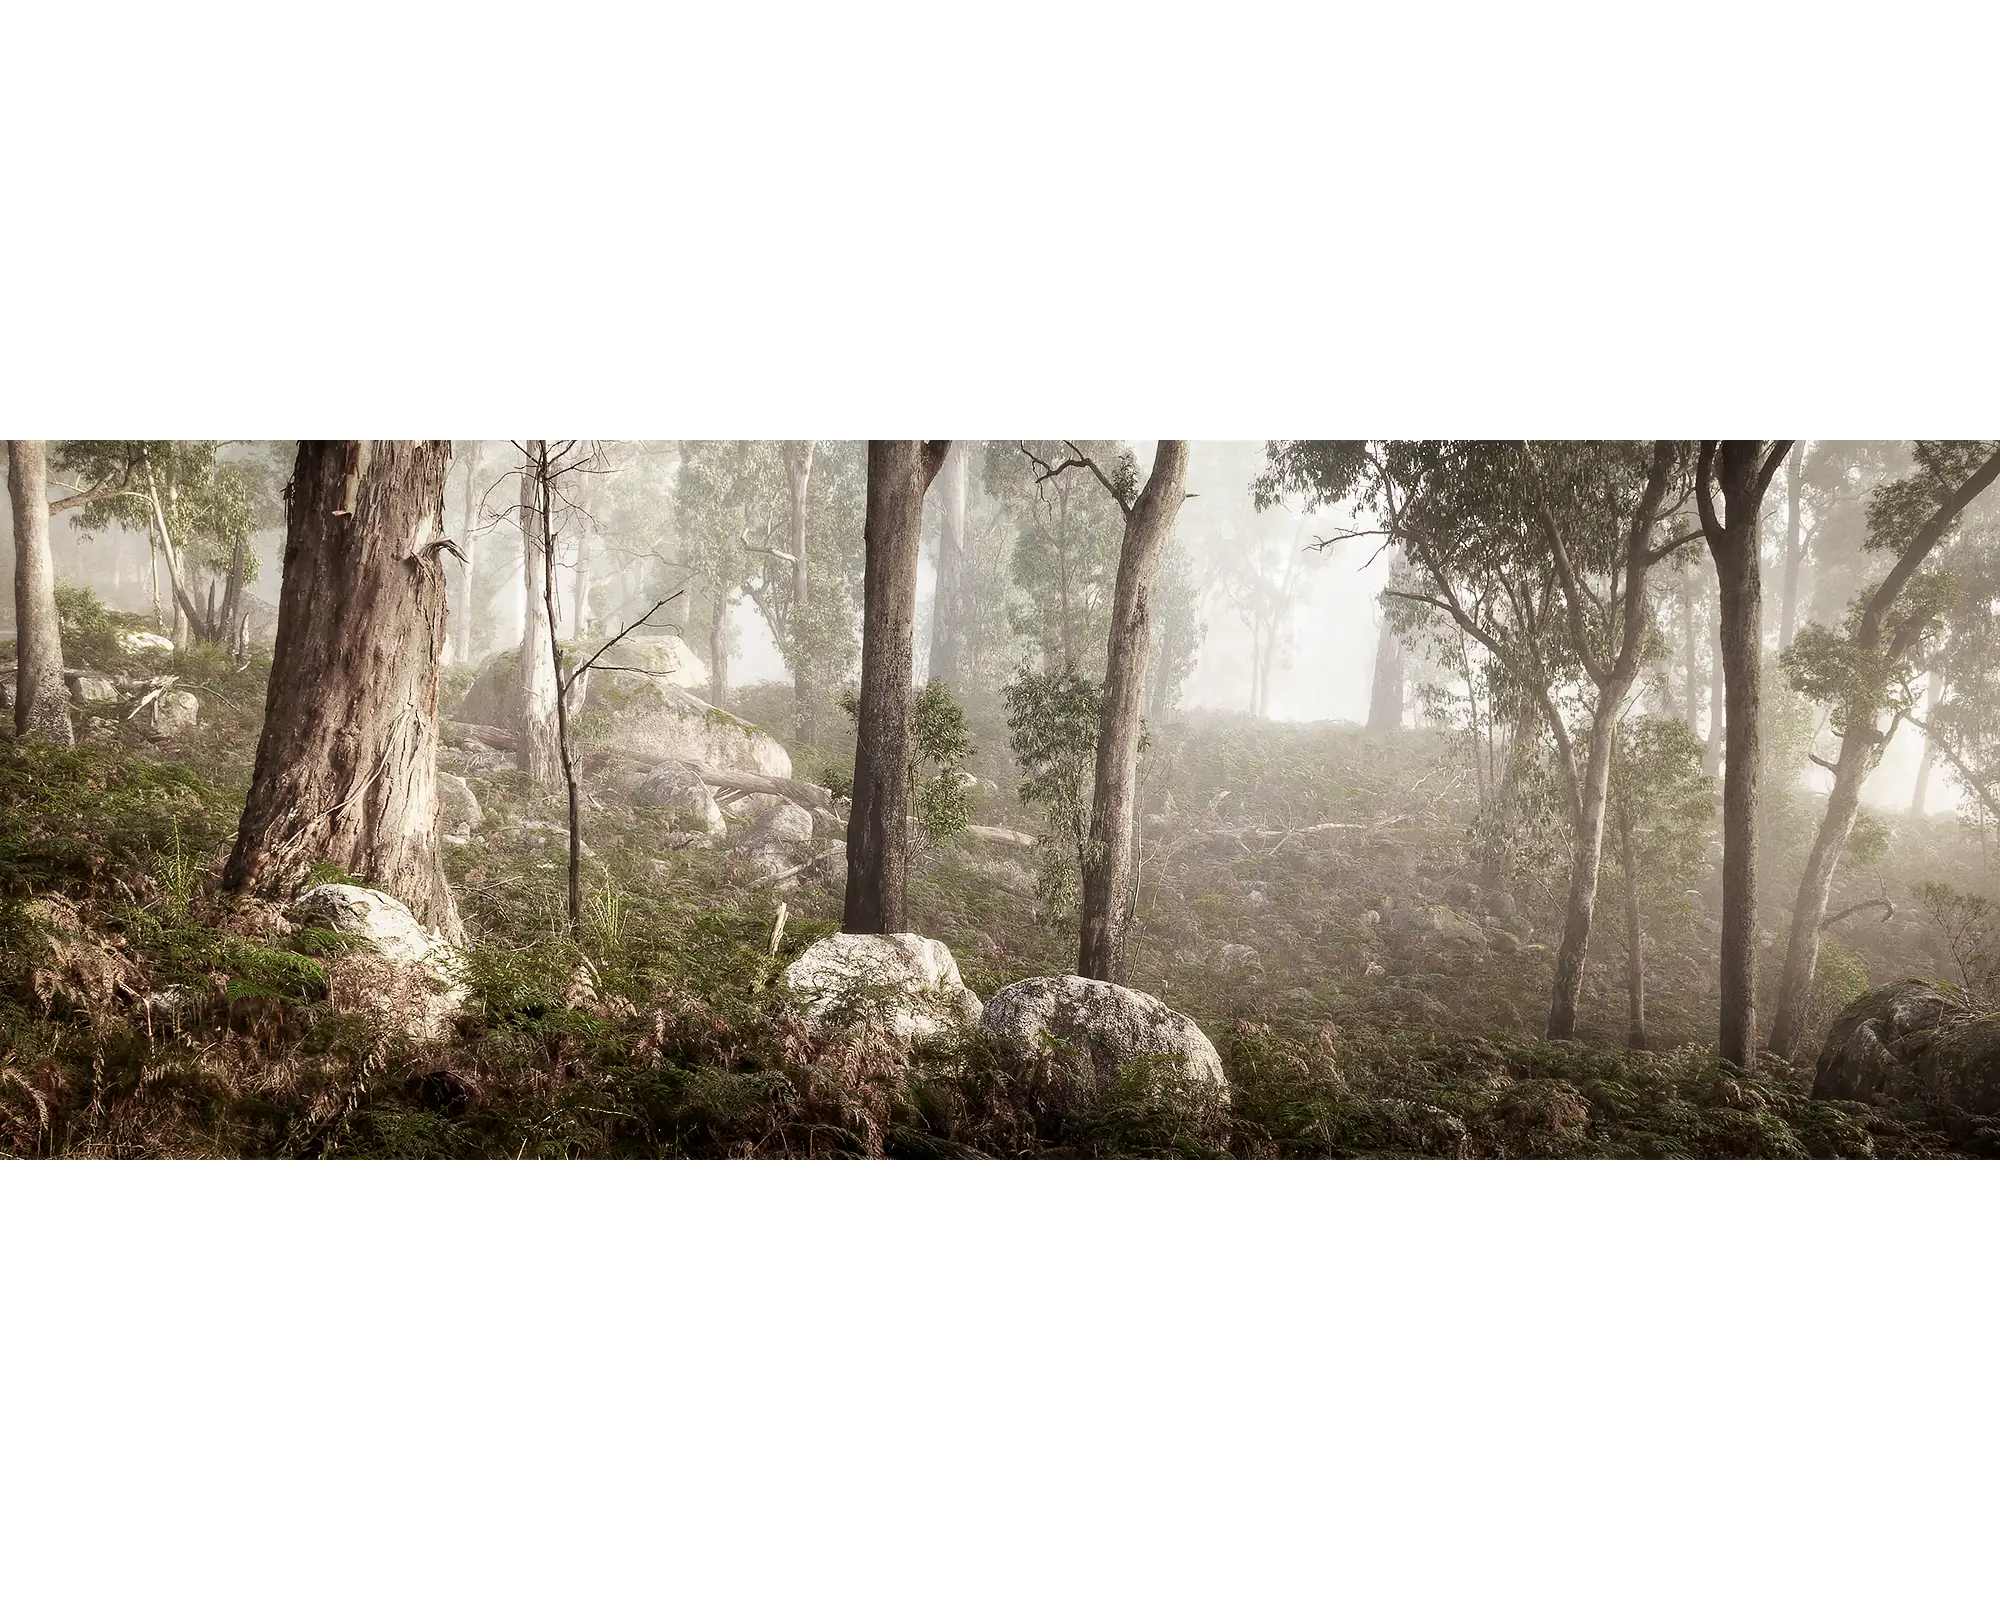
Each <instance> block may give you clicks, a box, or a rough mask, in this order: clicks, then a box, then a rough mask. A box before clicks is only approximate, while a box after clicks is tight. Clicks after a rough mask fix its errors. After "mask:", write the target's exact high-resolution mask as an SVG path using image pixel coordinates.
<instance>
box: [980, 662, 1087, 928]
mask: <svg viewBox="0 0 2000 1600" xmlns="http://www.w3.org/2000/svg"><path fill="white" fill-rule="evenodd" d="M1002 698H1003V700H1004V701H1005V704H1006V707H1007V737H1008V743H1009V745H1010V746H1011V747H1012V749H1013V752H1014V764H1015V765H1016V766H1017V767H1018V768H1019V769H1020V771H1021V772H1022V774H1023V777H1022V779H1021V783H1020V787H1019V790H1018V793H1019V795H1020V800H1021V803H1022V804H1023V805H1025V806H1028V807H1031V808H1032V809H1033V810H1035V811H1037V812H1039V813H1040V815H1041V817H1042V819H1043V822H1044V829H1043V833H1042V837H1041V841H1040V844H1039V848H1038V855H1039V861H1038V866H1039V869H1040V870H1039V871H1038V872H1037V874H1036V879H1035V893H1036V897H1037V899H1038V900H1039V901H1040V903H1041V906H1042V909H1043V911H1044V913H1045V914H1046V915H1048V916H1049V917H1050V918H1052V919H1057V918H1062V917H1065V916H1067V915H1068V914H1069V913H1070V912H1071V911H1073V910H1074V909H1075V906H1076V904H1077V897H1078V896H1079V894H1080V893H1081V892H1082V887H1083V869H1084V868H1085V866H1087V865H1088V864H1089V849H1090V797H1091V791H1092V788H1093V787H1094V784H1095V781H1096V772H1097V734H1098V727H1099V723H1100V722H1101V720H1102V718H1103V713H1104V687H1103V685H1102V684H1100V683H1097V682H1096V681H1094V680H1092V679H1090V678H1086V677H1084V676H1083V675H1082V674H1081V673H1079V672H1077V671H1076V670H1075V669H1074V668H1069V667H1058V668H1054V669H1052V670H1049V671H1044V672H1030V671H1027V670H1025V669H1024V670H1023V671H1022V672H1020V673H1019V674H1018V675H1017V676H1016V677H1014V678H1013V679H1012V680H1011V681H1010V682H1009V683H1008V684H1007V686H1006V688H1005V689H1004V690H1003V691H1002Z"/></svg>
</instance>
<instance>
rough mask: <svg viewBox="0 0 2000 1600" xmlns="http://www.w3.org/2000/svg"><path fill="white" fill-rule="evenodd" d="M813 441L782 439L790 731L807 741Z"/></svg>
mask: <svg viewBox="0 0 2000 1600" xmlns="http://www.w3.org/2000/svg"><path fill="white" fill-rule="evenodd" d="M816 444H817V441H815V440H812V439H787V440H786V441H785V485H786V488H787V489H788V490H790V495H791V500H790V505H789V507H788V508H787V514H786V531H787V535H788V538H789V544H790V549H791V556H792V601H791V606H790V608H789V609H788V610H787V611H786V613H785V621H786V626H787V628H788V630H789V631H790V633H791V636H792V638H791V645H792V662H791V667H792V732H793V734H794V735H795V736H796V737H797V739H798V741H799V743H801V744H807V743H810V742H811V741H810V739H809V738H808V734H809V733H810V732H811V729H812V721H813V711H812V704H813V700H812V697H813V684H812V681H811V679H812V670H811V665H810V664H809V663H808V662H807V660H806V657H805V648H804V640H805V638H806V635H807V626H808V625H807V622H806V611H807V609H808V607H809V606H810V605H811V603H812V574H811V570H810V568H808V566H807V565H806V492H807V490H809V489H810V488H811V487H812V464H813V451H814V449H815V446H816Z"/></svg>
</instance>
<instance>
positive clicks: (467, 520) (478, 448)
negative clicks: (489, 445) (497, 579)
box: [453, 439, 485, 662]
mask: <svg viewBox="0 0 2000 1600" xmlns="http://www.w3.org/2000/svg"><path fill="white" fill-rule="evenodd" d="M482 444H483V441H481V440H478V439H474V440H472V441H471V446H472V448H471V453H470V454H468V455H467V456H466V458H465V497H464V500H463V501H462V502H461V504H462V506H463V509H462V511H461V512H460V515H459V535H458V546H459V549H460V551H461V552H462V553H463V554H464V556H465V563H464V580H463V582H462V583H461V584H460V585H459V592H460V594H461V596H462V597H463V598H462V599H461V600H460V602H459V607H458V615H457V616H456V617H455V618H454V619H453V621H454V622H455V624H456V626H455V628H454V629H453V634H454V639H453V644H454V648H455V649H456V651H457V654H458V659H459V660H460V661H464V662H470V661H471V660H472V594H473V580H474V579H475V578H476V577H477V576H478V574H479V536H478V533H477V532H476V530H475V528H474V521H475V518H476V516H477V509H476V497H477V495H478V492H479V482H478V480H479V463H480V458H481V457H482V456H483V455H484V454H485V451H484V450H483V449H482Z"/></svg>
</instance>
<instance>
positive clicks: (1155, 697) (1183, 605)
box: [1146, 538, 1208, 722]
mask: <svg viewBox="0 0 2000 1600" xmlns="http://www.w3.org/2000/svg"><path fill="white" fill-rule="evenodd" d="M1201 599H1202V588H1201V580H1200V579H1199V578H1198V577H1197V576H1196V573H1195V565H1194V560H1193V558H1192V557H1191V556H1189V555H1188V552H1187V546H1186V545H1185V544H1184V543H1183V542H1182V541H1181V540H1180V539H1178V538H1176V539H1171V540H1169V541H1168V543H1167V548H1166V553H1165V555H1163V556H1162V557H1161V560H1160V571H1159V576H1158V578H1157V579H1156V580H1155V581H1154V584H1153V607H1152V609H1153V653H1152V657H1151V662H1150V665H1149V666H1148V668H1147V672H1146V715H1147V716H1149V717H1151V718H1152V719H1153V720H1154V721H1156V722H1157V721H1159V720H1160V719H1161V718H1162V717H1165V716H1166V715H1167V714H1168V713H1169V712H1171V711H1172V710H1173V709H1174V707H1175V706H1177V705H1179V704H1180V697H1181V689H1182V688H1183V686H1184V685H1185V684H1186V683H1187V680H1188V675H1189V674H1190V673H1192V672H1193V671H1194V666H1195V661H1196V660H1197V659H1198V658H1199V656H1200V655H1201V645H1202V640H1203V639H1204V638H1206V637H1207V635H1208V624H1207V623H1206V622H1204V621H1203V620H1202V615H1201Z"/></svg>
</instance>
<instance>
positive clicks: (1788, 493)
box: [1778, 450, 1806, 650]
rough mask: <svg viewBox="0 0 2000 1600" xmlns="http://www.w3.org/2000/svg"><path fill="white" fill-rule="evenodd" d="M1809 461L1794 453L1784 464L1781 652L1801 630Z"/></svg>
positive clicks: (1803, 453)
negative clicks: (1802, 515)
mask: <svg viewBox="0 0 2000 1600" xmlns="http://www.w3.org/2000/svg"><path fill="white" fill-rule="evenodd" d="M1805 469H1806V457H1805V452H1804V451H1803V450H1794V451H1793V452H1792V453H1791V456H1790V458H1789V459H1788V460H1787V461H1786V464H1785V579H1784V587H1783V589H1782V590H1781V595H1782V598H1781V599H1780V601H1779V603H1778V648H1779V649H1780V650H1783V649H1786V648H1787V647H1789V646H1790V644H1791V642H1792V639H1793V637H1794V636H1795V635H1796V634H1797V633H1798V630H1799V577H1800V574H1801V573H1802V571H1803V570H1804V568H1805V564H1806V543H1805V536H1804V531H1803V529H1802V528H1801V527H1800V518H1799V508H1800V502H1801V500H1802V499H1803V498H1804V494H1805Z"/></svg>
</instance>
